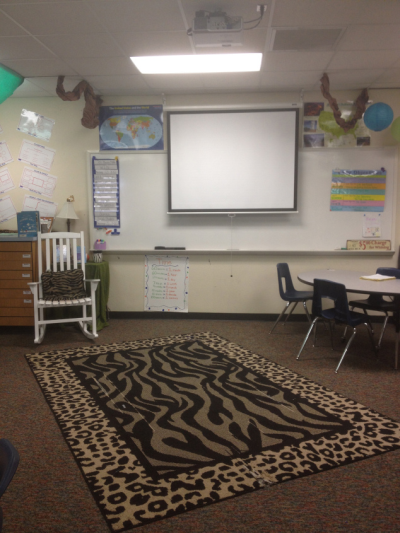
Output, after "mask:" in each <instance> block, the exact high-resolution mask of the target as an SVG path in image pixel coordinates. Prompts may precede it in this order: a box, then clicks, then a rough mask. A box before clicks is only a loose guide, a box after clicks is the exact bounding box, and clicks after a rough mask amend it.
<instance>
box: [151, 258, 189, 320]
mask: <svg viewBox="0 0 400 533" xmlns="http://www.w3.org/2000/svg"><path fill="white" fill-rule="evenodd" d="M144 266H145V291H144V292H145V296H144V310H145V311H167V312H171V311H172V312H175V313H187V312H188V298H189V257H181V256H171V255H146V256H145V263H144Z"/></svg>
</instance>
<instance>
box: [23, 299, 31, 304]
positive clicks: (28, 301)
mask: <svg viewBox="0 0 400 533" xmlns="http://www.w3.org/2000/svg"><path fill="white" fill-rule="evenodd" d="M31 303H32V300H24V304H31Z"/></svg>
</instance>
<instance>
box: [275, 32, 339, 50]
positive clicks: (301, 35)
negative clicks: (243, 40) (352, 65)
mask: <svg viewBox="0 0 400 533" xmlns="http://www.w3.org/2000/svg"><path fill="white" fill-rule="evenodd" d="M343 32H344V28H318V29H316V28H313V29H308V28H274V29H273V35H272V48H271V50H273V51H283V50H286V51H288V50H297V51H298V50H311V51H320V52H323V51H327V50H333V49H334V47H335V45H336V44H337V42H338V41H339V39H340V37H341V36H342V34H343Z"/></svg>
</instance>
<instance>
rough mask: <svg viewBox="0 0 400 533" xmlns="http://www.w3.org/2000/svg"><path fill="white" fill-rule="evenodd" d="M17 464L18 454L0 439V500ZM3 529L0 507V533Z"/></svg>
mask: <svg viewBox="0 0 400 533" xmlns="http://www.w3.org/2000/svg"><path fill="white" fill-rule="evenodd" d="M18 464H19V454H18V452H17V450H16V449H15V447H14V446H13V445H12V444H11V442H10V441H9V440H7V439H0V498H1V497H2V496H3V494H4V493H5V491H6V489H7V487H8V485H9V484H10V483H11V480H12V478H13V477H14V474H15V471H16V470H17V468H18ZM2 527H3V511H2V509H1V507H0V531H1V530H2Z"/></svg>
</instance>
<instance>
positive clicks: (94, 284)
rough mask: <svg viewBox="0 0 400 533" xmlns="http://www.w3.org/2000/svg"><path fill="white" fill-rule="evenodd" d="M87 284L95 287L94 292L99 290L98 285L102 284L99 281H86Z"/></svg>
mask: <svg viewBox="0 0 400 533" xmlns="http://www.w3.org/2000/svg"><path fill="white" fill-rule="evenodd" d="M85 283H90V285H91V286H94V290H96V289H97V285H98V284H99V283H100V280H99V279H85Z"/></svg>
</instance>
